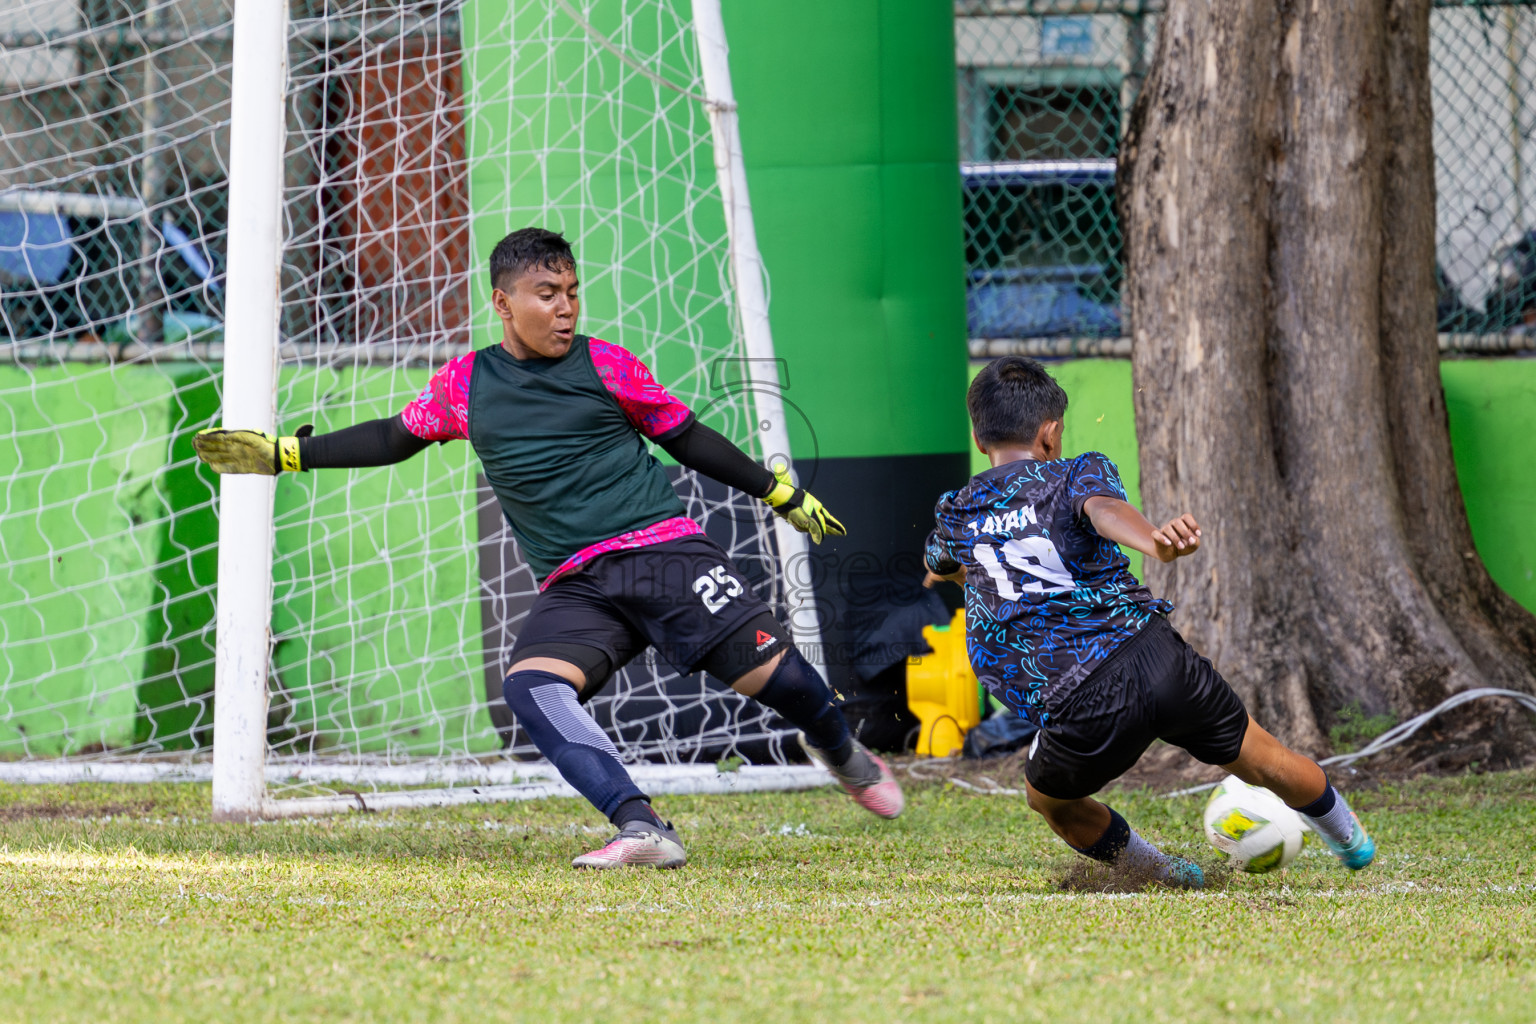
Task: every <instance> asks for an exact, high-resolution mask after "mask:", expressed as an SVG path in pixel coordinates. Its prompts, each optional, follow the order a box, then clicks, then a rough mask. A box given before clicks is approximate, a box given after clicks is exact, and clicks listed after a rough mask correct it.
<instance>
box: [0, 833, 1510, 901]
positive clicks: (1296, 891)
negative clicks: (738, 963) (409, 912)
mask: <svg viewBox="0 0 1536 1024" xmlns="http://www.w3.org/2000/svg"><path fill="white" fill-rule="evenodd" d="M0 864H4V865H9V866H12V867H18V868H27V867H31V868H53V869H61V868H62V869H65V870H69V871H86V872H89V871H98V872H103V873H109V874H113V875H114V876H115V877H117V878H118V884H121V883H122V882H124V881H125V880H124V879H122V878H121V874H122V872H124V871H133V870H139V871H150V872H154V873H156V874H165V875H175V874H179V873H188V874H205V875H206V874H223V875H231V874H234V875H242V876H246V877H249V875H250V868H251V866H250V865H248V864H244V863H242V862H241V861H239V860H223V859H193V858H190V857H176V856H167V855H164V854H142V853H138V852H131V853H116V854H99V853H90V852H86V851H80V850H76V851H61V850H52V851H48V850H26V851H12V850H9V849H4V848H0ZM281 882H282V879H280V878H279V879H274V880H273V884H281ZM28 891H29V892H30V893H32V894H36V895H50V896H61V897H67V898H70V899H79V898H80V896H81V892H80V890H79V889H78V888H75V887H70V888H68V889H52V888H37V889H31V888H29V890H28ZM1529 895H1536V882H1527V883H1521V884H1509V885H1499V884H1489V885H1478V886H1452V885H1424V884H1420V883H1418V882H1412V881H1403V882H1391V881H1387V882H1379V883H1376V884H1373V885H1363V886H1358V887H1350V888H1327V889H1308V888H1303V887H1297V886H1289V885H1286V886H1281V887H1280V888H1278V889H1271V890H1251V889H1218V890H1206V891H1203V892H1183V891H1176V890H1168V889H1149V890H1146V891H1143V892H1133V893H1106V892H1023V893H987V894H974V893H959V894H932V895H921V894H913V895H898V896H890V897H875V898H871V899H853V900H848V899H837V898H831V899H826V900H819V899H814V898H813V899H809V900H754V901H752V902H751V903H747V904H742V905H740V906H737V907H732V906H729V905H724V904H721V903H719V902H710V903H708V904H700V903H697V902H695V901H692V900H683V901H680V902H678V903H677V904H675V905H673V904H667V903H658V902H646V903H608V902H595V903H590V904H588V905H586V906H585V907H581V906H577V907H575V908H573V909H577V910H580V911H582V912H584V913H589V914H616V913H632V912H636V911H641V912H645V913H665V914H676V913H694V912H699V911H713V912H718V913H744V912H745V913H752V912H763V911H802V910H804V909H806V908H812V907H824V908H828V909H855V910H901V911H913V910H924V911H926V910H931V909H932V908H933V907H934V906H935V905H938V904H942V905H943V906H945V907H946V908H950V907H955V906H962V907H964V906H975V907H981V908H985V907H989V906H1009V905H1030V904H1040V903H1085V902H1086V903H1094V902H1106V903H1114V902H1131V903H1135V902H1144V901H1166V900H1211V901H1216V902H1221V901H1229V900H1239V899H1241V900H1247V899H1251V898H1253V897H1259V898H1266V897H1267V898H1273V899H1302V900H1308V901H1319V902H1321V901H1329V900H1345V901H1348V900H1368V899H1388V898H1402V897H1410V898H1411V897H1441V896H1451V897H1458V896H1459V897H1466V896H1529ZM165 899H174V900H179V901H187V902H189V901H192V900H205V901H208V902H214V903H254V904H261V905H269V904H289V905H304V906H324V907H336V908H390V907H393V908H407V909H433V908H439V907H448V906H451V907H453V908H455V909H459V908H465V907H475V906H481V905H486V906H491V905H494V906H496V907H504V906H505V903H504V902H503V901H494V902H487V901H481V900H472V901H469V902H467V903H466V902H465V901H462V900H453V901H450V902H448V903H444V902H440V901H437V900H355V899H337V898H335V897H333V896H329V895H325V894H319V895H315V896H286V897H279V896H259V895H258V896H235V895H230V894H227V893H220V892H210V891H197V892H188V891H187V889H186V886H185V883H180V882H178V884H177V891H176V893H175V894H172V895H167V896H166V897H165Z"/></svg>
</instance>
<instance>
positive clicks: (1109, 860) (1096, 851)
mask: <svg viewBox="0 0 1536 1024" xmlns="http://www.w3.org/2000/svg"><path fill="white" fill-rule="evenodd" d="M1130 842H1131V826H1130V825H1129V824H1128V823H1127V822H1126V820H1125V819H1124V818H1122V817H1121V816H1120V812H1119V811H1117V810H1115V809H1114V808H1113V807H1111V808H1109V828H1106V829H1105V830H1104V834H1103V835H1101V836H1099V838H1098V840H1097V841H1096V842H1095V843H1094V844H1093V845H1092V846H1086V847H1085V846H1073V847H1072V849H1074V850H1076V851H1077V852H1078V853H1080V854H1082V855H1083V856H1084V857H1092V858H1093V859H1094V860H1097V861H1102V862H1103V863H1105V864H1113V863H1114V862H1115V861H1116V860H1118V859H1119V857H1120V855H1121V854H1122V853H1124V852H1125V848H1126V846H1128V845H1129V844H1130ZM1067 845H1069V846H1071V844H1070V843H1069V844H1067Z"/></svg>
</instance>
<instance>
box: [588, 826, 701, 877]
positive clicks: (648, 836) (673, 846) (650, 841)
mask: <svg viewBox="0 0 1536 1024" xmlns="http://www.w3.org/2000/svg"><path fill="white" fill-rule="evenodd" d="M687 863H688V854H687V853H685V852H684V851H683V842H682V840H681V839H679V838H678V837H677V833H676V832H674V831H672V829H670V828H668V827H666V826H664V825H657V824H655V823H654V822H650V821H626V822H625V823H624V824H623V825H621V826H620V827H619V834H618V835H616V836H614V837H613V838H612V839H610V840H608V845H607V846H604V847H603V848H602V849H601V850H593V851H592V852H591V853H584V854H582V855H581V856H580V857H577V858H576V859H575V860H573V861H571V867H573V868H597V869H599V870H602V869H607V868H623V867H638V868H680V867H682V866H683V865H684V864H687Z"/></svg>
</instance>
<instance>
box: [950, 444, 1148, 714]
mask: <svg viewBox="0 0 1536 1024" xmlns="http://www.w3.org/2000/svg"><path fill="white" fill-rule="evenodd" d="M1095 495H1104V496H1105V497H1110V498H1121V499H1124V498H1125V488H1124V487H1123V486H1122V485H1121V483H1120V474H1119V473H1118V472H1117V471H1116V469H1115V464H1114V463H1113V462H1111V461H1110V460H1109V459H1108V458H1106V457H1105V456H1103V455H1101V454H1099V453H1098V452H1088V453H1086V454H1084V455H1079V456H1077V457H1076V458H1073V459H1056V460H1053V461H1051V462H1037V461H1034V460H1031V459H1025V460H1023V461H1020V462H1010V463H1007V464H1005V465H1002V466H996V467H994V468H992V469H989V470H987V471H986V472H984V473H978V474H977V475H976V476H974V477H972V478H971V482H970V483H968V484H966V485H965V486H964V487H962V488H961V489H960V490H958V491H950V492H949V493H948V494H946V495H944V497H942V498H940V499H939V504H938V507H937V508H935V509H934V515H935V517H936V518H937V519H938V528H937V529H935V530H934V531H933V533H931V534H929V536H928V545H927V549H926V551H925V552H924V561H925V562H926V563H927V565H928V568H930V569H932V570H934V571H935V572H939V573H943V574H946V575H947V574H950V573H953V572H955V571H956V570H957V569H959V568H961V567H963V568H964V569H965V578H966V586H965V624H966V645H967V648H968V650H969V652H970V656H971V665H972V666H973V667H974V668H975V669H976V675H977V677H978V678H979V679H980V680H981V681H982V683H984V684H985V685H986V686H987V688H988V689H989V690H990V691H991V692H992V693H993V694H995V695H996V696H997V698H998V699H999V700H1001V701H1003V702H1004V703H1006V704H1007V705H1008V706H1009V707H1011V708H1013V709H1014V710H1015V711H1017V712H1018V713H1019V714H1020V715H1022V716H1023V717H1026V718H1030V719H1033V720H1035V721H1037V722H1039V721H1044V720H1046V719H1047V718H1048V717H1049V714H1050V710H1051V708H1052V707H1054V706H1058V705H1059V704H1060V702H1061V700H1062V698H1063V697H1065V696H1066V694H1067V693H1069V692H1070V691H1071V690H1072V688H1073V687H1075V686H1076V685H1077V683H1079V682H1080V681H1082V679H1083V678H1085V677H1086V676H1087V675H1088V673H1090V672H1092V671H1093V670H1094V669H1095V668H1096V667H1097V666H1098V664H1099V663H1100V662H1101V661H1103V660H1104V659H1105V657H1107V656H1108V655H1109V652H1110V651H1113V650H1114V649H1115V648H1116V647H1117V646H1119V645H1120V644H1122V643H1124V642H1125V641H1126V640H1129V639H1130V638H1131V637H1133V636H1135V635H1136V633H1137V632H1139V631H1140V630H1141V628H1142V627H1143V626H1145V625H1146V624H1147V623H1148V622H1149V621H1151V619H1152V616H1153V614H1164V615H1166V614H1167V613H1168V612H1170V611H1172V610H1173V605H1171V604H1169V603H1168V602H1167V601H1162V600H1158V599H1157V598H1154V597H1153V596H1152V592H1151V591H1149V590H1148V589H1147V588H1146V587H1144V586H1142V584H1141V583H1140V582H1139V581H1138V580H1137V579H1136V577H1135V576H1133V575H1131V571H1130V562H1129V560H1128V559H1127V558H1126V557H1125V555H1124V554H1122V553H1121V551H1120V547H1119V545H1117V544H1115V543H1114V542H1113V541H1109V540H1106V539H1104V538H1103V537H1101V536H1099V535H1098V534H1097V533H1095V532H1094V529H1093V524H1092V523H1090V522H1089V521H1088V516H1087V515H1086V514H1085V513H1084V512H1083V503H1084V502H1086V501H1087V500H1088V499H1089V498H1092V497H1094V496H1095Z"/></svg>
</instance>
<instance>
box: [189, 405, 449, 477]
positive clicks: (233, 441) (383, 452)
mask: <svg viewBox="0 0 1536 1024" xmlns="http://www.w3.org/2000/svg"><path fill="white" fill-rule="evenodd" d="M314 429H315V428H314V427H312V426H309V425H308V424H305V425H304V426H302V427H300V428H299V429H298V430H296V431H294V434H293V436H292V437H273V436H272V435H271V434H267V433H263V432H261V431H259V430H218V429H214V430H199V431H198V432H197V434H196V435H195V436H194V437H193V438H192V448H193V449H194V450H195V451H196V452H197V457H198V458H200V459H202V460H203V461H204V462H206V463H207V464H208V465H209V467H211V468H212V469H213V471H214V472H216V473H259V474H261V475H262V476H276V475H277V474H279V473H300V472H306V471H308V470H311V469H333V468H334V469H347V468H357V467H362V466H389V465H393V464H394V463H396V462H401V461H403V460H405V459H408V458H410V457H411V456H412V455H415V454H416V453H417V452H419V451H421V450H422V449H423V448H425V447H427V445H429V444H431V443H432V442H431V441H429V440H426V439H425V438H420V437H417V436H416V435H415V434H413V433H411V432H410V431H409V430H408V429H406V426H405V424H404V422H403V421H402V420H401V419H400V417H399V416H386V417H384V418H383V419H378V420H369V421H367V422H366V423H359V424H356V425H355V426H351V427H346V428H345V429H342V430H337V431H335V432H333V433H329V434H315V433H314Z"/></svg>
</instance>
